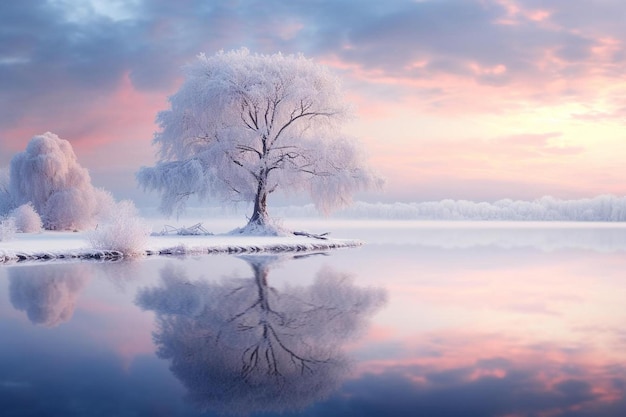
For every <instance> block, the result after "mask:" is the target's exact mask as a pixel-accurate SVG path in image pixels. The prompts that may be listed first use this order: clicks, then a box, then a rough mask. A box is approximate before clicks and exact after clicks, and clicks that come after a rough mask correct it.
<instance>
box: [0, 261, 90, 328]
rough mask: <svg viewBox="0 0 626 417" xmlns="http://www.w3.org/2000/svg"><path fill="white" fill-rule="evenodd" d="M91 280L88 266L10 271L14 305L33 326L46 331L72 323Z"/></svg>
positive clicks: (59, 265) (42, 266)
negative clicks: (47, 328)
mask: <svg viewBox="0 0 626 417" xmlns="http://www.w3.org/2000/svg"><path fill="white" fill-rule="evenodd" d="M90 276H91V271H90V270H89V269H88V266H87V264H79V265H77V264H67V265H64V264H52V265H35V266H28V267H21V266H16V267H13V268H11V269H9V294H10V298H11V304H13V307H15V308H16V309H17V310H21V311H25V312H26V314H27V315H28V319H29V320H30V321H31V322H32V323H33V324H41V325H43V326H46V327H53V326H57V325H59V324H61V323H64V322H66V321H68V320H69V319H70V318H71V317H72V315H73V314H74V308H75V307H76V300H77V299H78V295H79V293H80V291H81V290H82V289H83V288H84V287H85V284H86V283H87V281H88V280H89V277H90Z"/></svg>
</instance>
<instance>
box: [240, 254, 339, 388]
mask: <svg viewBox="0 0 626 417" xmlns="http://www.w3.org/2000/svg"><path fill="white" fill-rule="evenodd" d="M248 263H249V264H250V266H251V267H252V270H253V271H254V281H255V283H256V285H257V294H258V297H259V298H258V300H257V301H256V302H255V303H254V305H257V306H258V307H259V310H260V314H259V329H261V338H260V339H259V340H258V341H257V342H256V343H254V344H252V345H251V346H249V347H247V348H246V349H245V350H244V352H243V354H242V361H243V376H244V378H247V377H248V375H249V374H251V373H252V372H254V371H255V370H258V368H259V367H266V368H267V369H266V372H267V374H268V375H272V376H275V377H281V376H282V372H281V369H280V368H281V367H280V364H281V361H282V362H285V361H284V358H283V359H281V357H284V355H285V354H287V356H288V358H289V361H288V362H289V363H291V364H292V365H294V366H296V367H297V368H299V371H300V373H301V374H304V373H305V372H310V373H312V372H313V368H311V365H313V364H315V363H326V362H328V361H329V360H328V359H318V358H305V357H303V356H302V355H301V354H298V353H297V352H296V350H297V349H296V348H295V347H292V346H290V345H291V343H290V342H289V340H285V339H284V338H283V336H285V334H286V333H285V329H289V328H290V326H289V323H288V322H287V320H286V319H285V316H284V314H281V313H279V312H277V311H275V310H273V309H272V307H271V305H270V290H271V289H270V287H269V285H268V280H267V277H268V274H269V270H270V268H269V265H268V264H266V263H263V262H254V261H251V260H248ZM250 330H253V329H250V328H244V329H243V330H242V331H250ZM284 364H285V363H283V365H284Z"/></svg>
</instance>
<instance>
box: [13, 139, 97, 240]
mask: <svg viewBox="0 0 626 417" xmlns="http://www.w3.org/2000/svg"><path fill="white" fill-rule="evenodd" d="M9 193H10V194H11V197H12V200H13V202H14V203H15V205H21V204H25V203H28V202H30V203H32V205H33V207H34V208H35V210H36V211H37V212H38V213H39V214H40V215H41V217H42V220H43V224H44V227H45V228H46V229H53V230H73V229H86V228H89V227H92V226H94V225H95V224H96V216H97V214H98V212H99V207H98V198H97V196H96V194H97V193H96V190H95V189H94V187H93V186H92V185H91V178H90V176H89V172H88V171H87V170H86V169H85V168H83V167H81V166H80V165H79V164H78V162H77V160H76V155H75V154H74V150H73V149H72V145H71V144H70V143H69V142H68V141H66V140H63V139H60V138H59V137H58V136H57V135H55V134H53V133H50V132H46V133H44V134H43V135H40V136H35V137H33V138H32V139H31V140H30V142H29V143H28V145H27V147H26V150H25V151H24V152H20V153H18V154H16V155H15V156H14V157H13V159H12V160H11V172H10V186H9Z"/></svg>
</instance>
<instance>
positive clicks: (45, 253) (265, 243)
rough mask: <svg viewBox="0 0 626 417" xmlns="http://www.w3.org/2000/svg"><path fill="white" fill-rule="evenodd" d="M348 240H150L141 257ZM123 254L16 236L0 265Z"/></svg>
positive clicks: (304, 247) (73, 238) (325, 245)
mask: <svg viewBox="0 0 626 417" xmlns="http://www.w3.org/2000/svg"><path fill="white" fill-rule="evenodd" d="M362 244H363V242H361V241H359V240H351V239H316V238H313V237H307V236H241V235H239V236H233V235H211V236H178V235H174V236H154V235H153V236H150V237H149V239H148V243H147V245H146V250H145V251H144V253H143V255H187V254H194V255H195V254H205V253H257V252H296V251H315V250H326V249H335V248H345V247H355V246H360V245H362ZM125 256H126V254H125V253H122V252H120V251H116V250H100V249H94V248H93V247H92V246H91V245H90V244H89V241H88V237H87V233H86V232H56V231H46V232H43V233H37V234H29V233H18V234H16V235H15V236H14V238H13V239H11V240H7V241H1V242H0V263H3V262H4V263H6V262H19V261H26V260H49V259H118V258H123V257H125Z"/></svg>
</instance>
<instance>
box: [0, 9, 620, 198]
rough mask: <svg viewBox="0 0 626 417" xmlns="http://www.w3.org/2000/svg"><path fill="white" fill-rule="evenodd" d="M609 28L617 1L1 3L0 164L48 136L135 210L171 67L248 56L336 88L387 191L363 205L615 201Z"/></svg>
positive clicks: (177, 77) (614, 83)
mask: <svg viewBox="0 0 626 417" xmlns="http://www.w3.org/2000/svg"><path fill="white" fill-rule="evenodd" d="M625 18H626V8H625V7H624V5H623V1H622V0H603V1H592V0H554V1H550V2H546V1H542V0H422V1H406V0H392V1H385V2H380V1H374V0H362V1H354V0H353V1H347V0H338V1H337V0H317V1H302V2H284V1H281V0H267V1H263V2H261V1H253V0H240V1H223V2H222V1H215V2H213V1H204V0H185V1H179V2H171V1H169V0H130V1H122V0H116V1H103V0H47V1H45V0H27V1H3V2H0V28H1V29H0V166H5V165H7V164H8V163H9V161H10V158H11V157H12V155H13V154H14V153H15V152H19V151H21V150H23V149H24V147H25V145H26V143H27V142H28V141H29V140H30V138H31V137H32V136H34V135H37V134H41V133H43V132H45V131H51V132H54V133H56V134H57V135H59V136H60V137H62V138H64V139H67V140H69V141H70V142H71V143H72V145H73V146H74V149H75V151H76V153H77V155H78V158H79V162H80V163H81V164H82V165H83V166H85V167H86V168H88V169H89V170H90V172H91V174H92V178H93V182H94V184H95V185H98V186H103V187H105V188H107V189H108V190H110V191H112V192H113V194H114V195H115V196H117V197H118V198H128V197H132V198H133V199H135V200H136V201H148V200H149V198H150V197H149V196H148V195H146V194H144V193H143V191H141V190H139V189H138V188H137V186H136V183H135V181H134V172H135V171H136V170H137V169H138V168H139V167H140V166H141V165H152V164H154V162H155V152H156V151H157V149H156V148H154V147H153V146H152V145H151V140H152V135H153V133H154V131H155V130H156V125H155V124H154V118H155V116H156V113H157V112H158V111H160V110H163V109H165V108H166V107H167V97H168V96H169V95H171V94H173V93H174V92H175V91H176V89H177V87H178V86H179V85H180V83H181V81H182V78H181V71H180V68H181V66H183V65H184V64H185V63H186V62H189V61H191V60H192V59H194V57H195V55H196V54H198V53H200V52H205V53H207V54H212V53H215V52H217V51H218V50H220V49H223V50H229V49H236V48H240V47H247V48H249V49H250V50H251V51H253V52H258V53H268V54H269V53H275V52H278V51H281V52H283V53H299V52H302V53H304V54H305V55H306V56H307V57H310V58H312V59H314V60H316V61H318V62H321V63H324V64H326V65H328V66H330V67H331V68H333V69H334V70H335V71H336V72H337V74H338V75H339V76H340V77H341V78H342V80H343V82H344V87H345V90H346V95H347V97H348V98H349V100H350V101H351V102H353V103H354V104H355V108H356V116H357V117H356V118H355V119H354V120H353V121H351V122H350V123H349V124H348V125H347V126H346V130H347V131H348V132H349V133H350V134H352V135H354V136H357V137H359V138H360V139H361V140H362V142H363V146H364V147H365V148H366V149H367V152H368V153H369V155H370V163H371V164H372V165H373V166H374V167H375V168H376V169H377V170H378V171H379V172H380V173H381V174H382V175H383V176H384V177H386V180H387V185H386V188H385V190H383V191H382V192H373V193H368V194H366V195H362V196H360V198H362V199H366V200H368V201H425V200H438V199H443V198H452V199H470V200H497V199H500V198H513V199H534V198H538V197H541V196H543V195H553V196H555V197H558V198H580V197H591V196H595V195H598V194H604V193H612V194H617V195H624V194H626V180H625V179H626V167H625V165H624V164H623V162H622V159H623V157H624V156H626V140H625V139H626V137H625V136H626V134H625V133H624V124H625V122H626V45H625V42H626V25H624V21H625ZM153 197H154V196H153ZM155 200H156V199H155Z"/></svg>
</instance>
